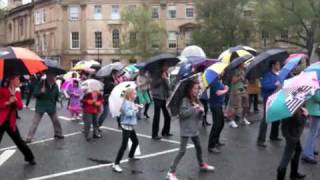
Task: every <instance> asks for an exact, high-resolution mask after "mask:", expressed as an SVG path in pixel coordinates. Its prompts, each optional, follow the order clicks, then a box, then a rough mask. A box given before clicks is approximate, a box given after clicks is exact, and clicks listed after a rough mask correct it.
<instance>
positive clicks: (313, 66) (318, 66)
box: [304, 62, 320, 79]
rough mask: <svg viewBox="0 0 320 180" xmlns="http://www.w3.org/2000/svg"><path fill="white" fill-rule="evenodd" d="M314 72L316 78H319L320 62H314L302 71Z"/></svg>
mask: <svg viewBox="0 0 320 180" xmlns="http://www.w3.org/2000/svg"><path fill="white" fill-rule="evenodd" d="M313 71H314V72H316V73H317V76H318V79H320V62H316V63H313V64H311V65H310V66H309V67H307V68H306V69H305V70H304V72H313Z"/></svg>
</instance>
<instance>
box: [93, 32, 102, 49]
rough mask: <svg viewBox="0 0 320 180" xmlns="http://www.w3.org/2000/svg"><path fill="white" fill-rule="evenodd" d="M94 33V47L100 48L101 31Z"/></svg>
mask: <svg viewBox="0 0 320 180" xmlns="http://www.w3.org/2000/svg"><path fill="white" fill-rule="evenodd" d="M94 35H95V44H96V48H102V33H101V32H95V33H94Z"/></svg>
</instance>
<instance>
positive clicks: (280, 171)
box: [277, 168, 286, 180]
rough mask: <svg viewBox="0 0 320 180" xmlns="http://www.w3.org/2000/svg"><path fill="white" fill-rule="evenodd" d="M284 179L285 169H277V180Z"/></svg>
mask: <svg viewBox="0 0 320 180" xmlns="http://www.w3.org/2000/svg"><path fill="white" fill-rule="evenodd" d="M285 178H286V168H278V170H277V180H285Z"/></svg>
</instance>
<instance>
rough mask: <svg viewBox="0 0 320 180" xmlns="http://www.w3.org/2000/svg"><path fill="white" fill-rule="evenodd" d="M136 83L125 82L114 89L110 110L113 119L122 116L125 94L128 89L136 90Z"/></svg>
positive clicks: (110, 97)
mask: <svg viewBox="0 0 320 180" xmlns="http://www.w3.org/2000/svg"><path fill="white" fill-rule="evenodd" d="M136 87H137V85H136V83H135V82H134V81H125V82H122V83H120V84H118V85H117V86H116V87H114V88H113V90H112V91H111V94H110V96H109V109H110V113H111V115H112V117H118V116H120V109H121V106H122V103H123V101H124V98H123V94H124V92H125V91H126V90H127V89H128V88H136Z"/></svg>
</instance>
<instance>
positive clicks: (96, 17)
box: [93, 5, 102, 20]
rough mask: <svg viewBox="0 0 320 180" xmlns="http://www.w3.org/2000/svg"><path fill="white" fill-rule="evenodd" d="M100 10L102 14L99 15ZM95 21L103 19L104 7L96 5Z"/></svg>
mask: <svg viewBox="0 0 320 180" xmlns="http://www.w3.org/2000/svg"><path fill="white" fill-rule="evenodd" d="M99 8H100V13H97V12H98V11H97V10H98V9H99ZM93 9H94V19H98V20H99V19H102V5H94V7H93Z"/></svg>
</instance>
